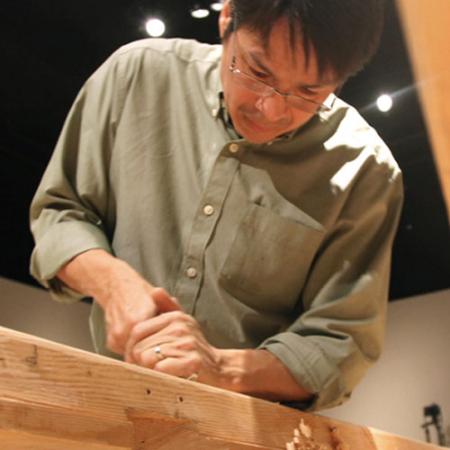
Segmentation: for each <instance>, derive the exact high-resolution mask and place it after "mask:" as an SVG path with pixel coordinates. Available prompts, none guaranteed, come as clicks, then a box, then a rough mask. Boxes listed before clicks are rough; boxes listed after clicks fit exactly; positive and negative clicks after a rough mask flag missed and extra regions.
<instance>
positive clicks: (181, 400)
mask: <svg viewBox="0 0 450 450" xmlns="http://www.w3.org/2000/svg"><path fill="white" fill-rule="evenodd" d="M178 401H179V402H180V403H183V401H184V398H183V397H181V395H180V396H179V397H178Z"/></svg>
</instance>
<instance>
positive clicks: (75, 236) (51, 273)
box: [30, 221, 112, 303]
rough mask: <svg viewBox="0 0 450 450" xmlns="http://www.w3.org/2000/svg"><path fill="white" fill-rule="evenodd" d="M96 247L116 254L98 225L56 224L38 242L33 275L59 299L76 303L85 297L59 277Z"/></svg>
mask: <svg viewBox="0 0 450 450" xmlns="http://www.w3.org/2000/svg"><path fill="white" fill-rule="evenodd" d="M94 248H101V249H103V250H105V251H107V252H109V253H112V249H111V246H110V244H109V242H108V240H107V238H106V236H105V235H104V233H103V231H102V230H101V229H100V228H98V227H97V226H95V225H93V224H91V223H88V222H82V221H70V222H59V223H56V224H54V225H53V226H52V227H51V228H50V229H49V230H48V231H47V232H46V233H45V235H44V236H42V237H41V238H40V239H39V240H38V242H37V243H36V247H35V249H34V251H33V253H32V255H31V264H30V271H31V274H32V275H33V276H34V277H35V278H36V279H37V280H38V281H39V283H41V284H42V285H43V286H44V287H46V288H47V289H49V290H50V294H51V295H52V297H53V298H54V299H55V300H58V301H61V302H64V303H73V302H76V301H78V300H80V299H82V298H83V297H84V296H83V295H81V294H79V293H78V292H76V291H74V290H72V289H70V288H69V287H67V286H66V285H65V284H64V283H62V282H61V281H60V280H58V279H57V278H56V274H57V272H58V271H59V269H60V268H61V267H63V266H64V265H65V264H66V263H68V262H69V261H70V260H71V259H73V258H74V257H75V256H77V255H79V254H80V253H84V252H86V251H87V250H91V249H94Z"/></svg>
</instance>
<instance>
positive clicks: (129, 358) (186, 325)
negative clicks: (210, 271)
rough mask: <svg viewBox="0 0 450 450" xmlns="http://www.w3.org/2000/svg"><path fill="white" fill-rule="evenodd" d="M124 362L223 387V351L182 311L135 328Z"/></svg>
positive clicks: (149, 320)
mask: <svg viewBox="0 0 450 450" xmlns="http://www.w3.org/2000/svg"><path fill="white" fill-rule="evenodd" d="M124 356H125V361H126V362H129V363H135V364H138V365H140V366H143V367H148V368H151V369H154V370H157V371H159V372H164V373H167V374H170V375H175V376H178V377H182V378H187V379H192V380H194V379H195V380H198V381H200V382H202V383H206V384H211V385H215V386H220V385H221V378H222V376H223V375H222V373H221V372H222V371H221V359H222V358H221V351H220V350H219V349H216V348H214V347H213V346H211V345H210V344H209V343H208V342H207V340H206V339H205V337H204V336H203V333H202V331H201V329H200V326H199V324H198V323H197V321H196V320H195V319H194V318H193V317H192V316H190V315H188V314H185V313H183V312H181V311H174V312H168V313H164V314H161V315H159V316H156V317H154V318H151V319H148V320H145V321H143V322H140V323H139V324H137V325H135V326H134V328H133V330H132V331H131V334H130V338H129V340H128V343H127V346H126V351H125V355H124Z"/></svg>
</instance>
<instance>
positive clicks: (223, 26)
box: [219, 0, 232, 38]
mask: <svg viewBox="0 0 450 450" xmlns="http://www.w3.org/2000/svg"><path fill="white" fill-rule="evenodd" d="M231 21H232V15H231V2H230V0H226V1H225V3H224V4H223V8H222V11H220V15H219V34H220V37H221V38H223V36H224V35H225V31H226V30H227V29H228V27H229V26H230V24H231Z"/></svg>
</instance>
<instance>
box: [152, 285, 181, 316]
mask: <svg viewBox="0 0 450 450" xmlns="http://www.w3.org/2000/svg"><path fill="white" fill-rule="evenodd" d="M152 297H153V300H154V302H155V304H156V307H157V308H158V313H166V312H170V311H181V310H182V308H181V305H180V304H179V302H178V300H177V299H176V298H175V297H171V296H170V295H169V293H168V292H167V291H166V290H165V289H163V288H160V287H157V288H155V289H153V291H152Z"/></svg>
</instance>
